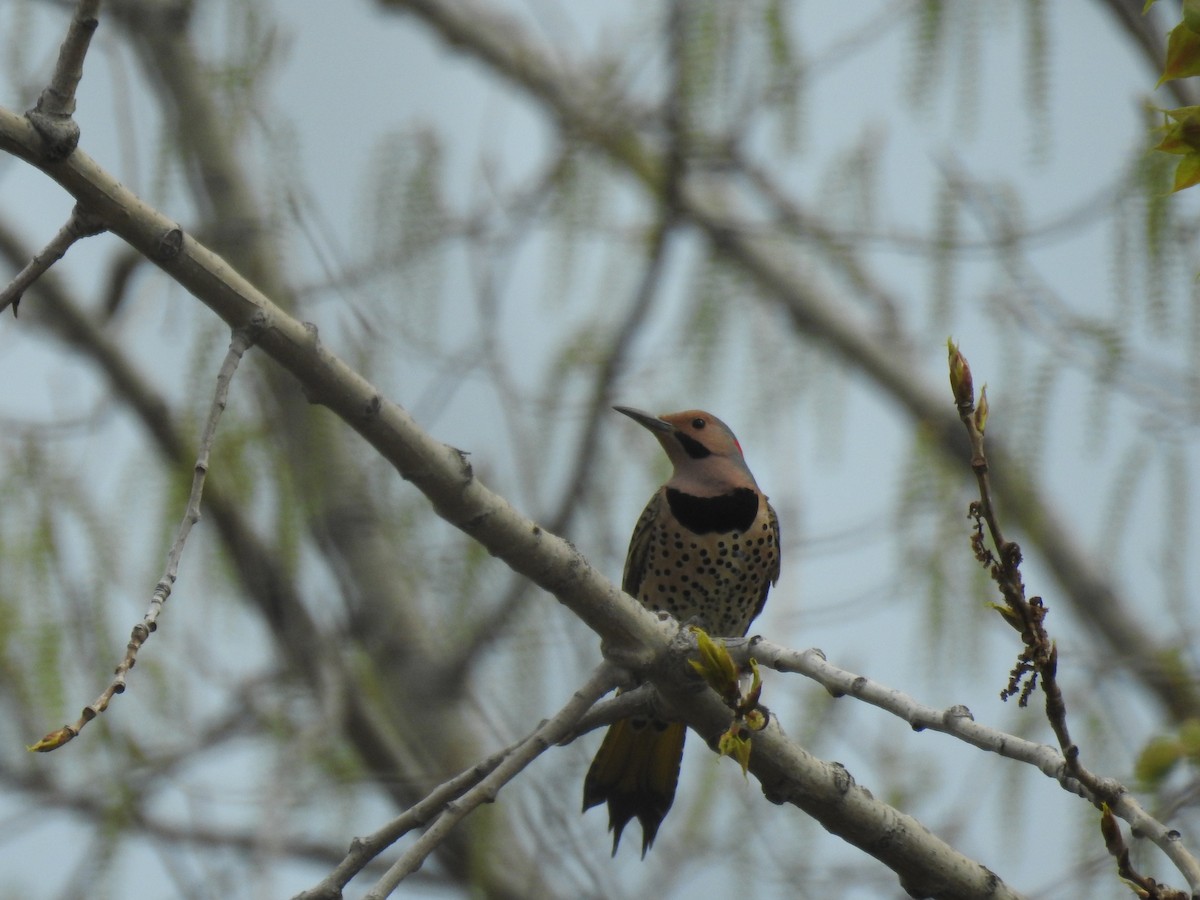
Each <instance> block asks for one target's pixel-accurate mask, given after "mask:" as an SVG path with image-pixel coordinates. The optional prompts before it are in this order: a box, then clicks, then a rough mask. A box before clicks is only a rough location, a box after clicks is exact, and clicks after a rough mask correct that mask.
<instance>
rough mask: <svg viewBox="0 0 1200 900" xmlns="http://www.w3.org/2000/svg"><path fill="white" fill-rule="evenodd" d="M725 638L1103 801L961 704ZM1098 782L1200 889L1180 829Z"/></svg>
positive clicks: (738, 653) (1045, 749)
mask: <svg viewBox="0 0 1200 900" xmlns="http://www.w3.org/2000/svg"><path fill="white" fill-rule="evenodd" d="M725 643H726V647H727V649H728V650H729V652H730V654H731V655H733V657H734V658H735V659H737V660H738V661H740V662H744V661H745V660H746V659H748V658H750V657H753V658H754V659H756V660H758V662H759V663H760V664H762V665H764V666H767V667H768V668H771V669H775V670H776V671H779V672H797V673H799V674H801V675H804V676H806V677H808V678H811V679H813V680H814V681H816V682H817V683H818V684H820V685H821V686H822V687H824V688H825V689H826V690H827V691H829V692H830V693H831V694H833V695H834V696H835V697H841V696H851V697H854V698H856V699H858V700H861V701H863V702H864V703H869V704H871V705H872V706H875V707H878V708H879V709H882V710H886V711H887V712H889V713H891V714H893V715H895V716H897V717H898V718H900V719H903V720H904V721H905V722H907V723H908V724H909V726H910V727H911V728H912V729H913V730H914V731H937V732H940V733H941V734H946V735H949V736H950V737H953V738H956V739H958V740H960V741H963V742H964V743H967V744H970V745H971V746H973V747H978V748H979V749H981V750H986V751H988V752H989V753H996V754H998V755H1000V756H1003V757H1005V758H1006V759H1012V760H1015V761H1017V762H1022V763H1025V764H1026V765H1030V766H1033V767H1034V768H1035V769H1037V770H1038V771H1040V772H1041V773H1042V774H1043V775H1046V776H1047V777H1049V778H1053V779H1054V780H1055V781H1057V782H1058V783H1059V784H1060V785H1061V786H1062V788H1063V790H1066V791H1069V792H1070V793H1072V794H1076V795H1077V796H1080V797H1082V798H1084V799H1085V800H1087V801H1089V802H1091V803H1093V804H1095V805H1097V806H1100V805H1101V804H1102V803H1103V802H1104V801H1103V795H1097V794H1096V793H1094V792H1093V791H1092V789H1091V788H1090V787H1089V786H1088V785H1087V784H1084V783H1083V782H1081V781H1080V780H1079V779H1078V778H1077V777H1075V775H1074V773H1072V772H1071V771H1070V770H1069V769H1068V766H1067V760H1066V758H1065V757H1064V756H1063V754H1062V751H1061V750H1059V749H1057V748H1055V747H1051V746H1050V745H1049V744H1039V743H1037V742H1036V741H1030V740H1027V739H1026V738H1022V737H1018V736H1016V735H1014V734H1008V733H1007V732H1004V731H1000V730H999V729H996V728H992V727H990V726H987V725H981V724H980V723H978V722H976V721H975V718H974V716H972V715H971V711H970V710H969V709H967V707H965V706H961V705H960V706H951V707H948V708H946V709H938V708H936V707H932V706H926V705H925V704H923V703H920V702H918V701H917V700H916V699H914V698H913V697H911V696H909V695H908V694H905V693H904V692H902V691H899V690H896V689H895V688H891V687H888V686H887V685H885V684H880V683H879V682H877V681H874V680H872V679H870V678H867V677H866V676H865V675H860V674H858V673H856V672H850V671H847V670H846V669H842V668H839V667H838V666H835V665H834V664H833V663H831V662H829V661H828V660H826V659H825V655H824V654H823V653H822V652H821V651H820V650H816V649H809V650H803V651H800V650H793V649H791V648H788V647H781V646H779V645H778V644H773V643H771V642H770V641H764V640H762V639H760V638H752V639H748V640H746V641H745V642H744V644H739V642H737V641H733V640H727V641H726V642H725ZM618 699H619V698H618ZM603 705H604V704H600V706H603ZM600 706H598V707H597V710H599V709H600ZM589 715H590V714H589ZM1099 781H1100V782H1101V784H1102V785H1103V788H1104V794H1107V795H1111V796H1113V797H1114V798H1116V802H1115V803H1113V804H1111V805H1110V808H1111V810H1112V812H1113V813H1115V814H1116V815H1117V816H1119V817H1120V818H1121V819H1124V820H1125V821H1126V822H1128V823H1129V826H1130V828H1131V829H1132V830H1133V831H1134V833H1136V834H1138V835H1141V836H1142V837H1144V838H1146V839H1147V840H1149V841H1151V842H1152V843H1153V844H1155V846H1157V847H1158V848H1159V849H1160V850H1161V851H1162V852H1163V853H1164V854H1165V855H1166V856H1167V858H1168V859H1170V860H1171V862H1172V863H1173V864H1174V865H1175V867H1176V868H1177V869H1178V870H1179V871H1180V872H1181V873H1182V874H1183V876H1184V877H1185V878H1186V879H1187V882H1188V884H1189V885H1190V886H1191V888H1192V890H1194V891H1197V892H1200V860H1197V858H1196V857H1195V856H1194V855H1193V854H1192V853H1191V851H1189V850H1188V848H1187V847H1186V846H1184V843H1183V841H1182V840H1181V839H1180V835H1179V832H1177V831H1175V830H1173V829H1171V828H1168V827H1167V826H1166V825H1164V824H1163V823H1162V822H1160V821H1159V820H1158V819H1156V818H1154V817H1153V816H1151V815H1150V814H1149V813H1148V812H1146V810H1145V809H1144V808H1143V807H1142V805H1141V804H1140V803H1139V802H1138V801H1137V800H1136V799H1135V798H1134V796H1133V794H1131V793H1130V792H1129V790H1128V789H1127V788H1125V786H1124V785H1122V784H1120V783H1118V782H1116V781H1114V780H1112V779H1107V778H1105V779H1099Z"/></svg>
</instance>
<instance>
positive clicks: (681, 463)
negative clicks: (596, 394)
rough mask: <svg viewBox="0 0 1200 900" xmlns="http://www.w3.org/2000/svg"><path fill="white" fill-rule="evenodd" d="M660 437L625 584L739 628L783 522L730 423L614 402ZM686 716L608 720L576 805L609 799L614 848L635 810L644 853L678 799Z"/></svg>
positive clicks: (708, 625)
mask: <svg viewBox="0 0 1200 900" xmlns="http://www.w3.org/2000/svg"><path fill="white" fill-rule="evenodd" d="M614 409H616V410H617V412H620V413H624V414H625V415H627V416H629V417H630V418H631V419H633V420H634V421H635V422H637V423H638V424H639V425H641V426H643V427H644V428H647V429H649V430H650V431H651V433H653V434H654V436H655V437H656V438H657V439H658V442H659V443H660V444H661V445H662V448H663V450H665V451H666V452H667V457H668V458H669V459H670V460H671V463H672V464H673V465H674V467H675V471H674V474H673V475H672V476H671V478H670V480H669V481H667V483H666V484H664V485H663V486H662V487H661V488H659V489H658V490H657V491H656V492H655V494H654V496H653V497H651V498H650V502H649V503H648V504H646V509H645V511H644V512H643V513H642V515H641V518H640V519H638V523H637V525H636V526H635V527H634V529H633V537H632V538H631V539H630V541H629V553H628V555H627V556H626V558H625V575H624V578H623V580H622V582H621V586H622V588H623V589H624V590H625V592H626V593H628V594H632V595H633V596H634V597H636V598H637V599H639V600H640V601H641V602H642V604H643V605H644V606H646V607H647V608H648V609H651V610H654V611H656V612H657V611H661V612H667V613H670V614H671V615H672V616H674V617H675V618H676V619H678V620H680V621H681V622H684V621H688V620H693V621H694V622H695V623H696V624H698V625H700V627H702V628H704V630H705V631H707V632H709V633H710V634H712V635H714V636H721V637H740V636H742V635H744V634H745V633H746V629H748V628H749V627H750V622H751V621H752V620H753V619H754V617H755V616H757V615H758V614H759V613H760V612H762V609H763V605H764V604H765V603H766V602H767V591H769V590H770V588H771V585H772V584H774V583H775V582H776V581H777V580H778V578H779V522H778V520H777V519H776V517H775V510H773V509H772V508H771V504H769V503H768V502H767V496H766V494H764V493H763V492H762V491H760V490H759V489H758V484H757V483H756V482H755V481H754V476H753V475H751V474H750V469H749V468H747V466H746V460H745V458H744V457H743V456H742V447H741V445H740V444H739V443H738V441H737V438H735V437H734V436H733V432H732V431H730V430H729V427H728V426H727V425H726V424H725V423H724V422H722V421H721V420H720V419H718V418H717V417H716V416H714V415H711V414H710V413H706V412H701V411H699V410H688V411H686V412H678V413H671V414H669V415H663V416H652V415H650V414H649V413H644V412H642V411H640V410H637V409H630V408H628V407H625V406H617V407H614ZM686 734H687V728H686V726H685V725H684V724H683V723H682V722H662V721H657V720H654V719H650V718H630V719H622V720H621V721H619V722H616V723H614V724H613V725H611V726H609V729H608V731H607V732H606V733H605V735H604V742H603V743H602V744H601V745H600V750H599V752H597V754H596V758H595V759H594V760H593V761H592V765H591V768H590V769H588V773H587V778H586V779H585V780H584V783H583V809H584V811H585V812H586V811H587V810H589V809H591V808H592V807H593V806H599V805H600V804H601V803H605V802H607V803H608V817H609V824H608V827H609V830H610V831H612V832H613V851H612V852H613V855H614V856H615V855H616V853H617V845H618V844H620V842H621V832H622V831H623V830H624V828H625V826H626V825H627V824H628V823H629V820H630V819H633V818H635V817H636V818H637V820H638V821H639V822H640V823H641V826H642V856H643V857H645V855H646V851H647V850H648V849H650V845H651V844H653V843H654V837H655V835H656V834H657V833H658V827H659V825H661V824H662V820H663V819H664V818H665V817H666V815H667V811H668V810H670V808H671V802H672V801H673V800H674V799H675V785H676V782H678V780H679V763H680V760H682V758H683V741H684V737H685V736H686Z"/></svg>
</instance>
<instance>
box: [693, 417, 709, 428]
mask: <svg viewBox="0 0 1200 900" xmlns="http://www.w3.org/2000/svg"><path fill="white" fill-rule="evenodd" d="M707 424H708V423H707V422H706V421H704V419H703V417H701V416H696V418H694V419H692V427H693V428H703V427H704V426H705V425H707Z"/></svg>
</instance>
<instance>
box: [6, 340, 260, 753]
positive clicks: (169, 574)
mask: <svg viewBox="0 0 1200 900" xmlns="http://www.w3.org/2000/svg"><path fill="white" fill-rule="evenodd" d="M254 332H255V328H254V327H253V324H252V325H251V326H249V327H247V328H238V329H234V332H233V337H232V339H231V340H230V342H229V350H228V352H227V353H226V354H225V361H224V362H223V363H222V364H221V370H220V372H219V373H218V374H217V387H216V391H215V393H214V394H213V402H212V406H211V408H210V409H209V413H208V420H207V421H206V422H205V423H204V431H203V432H202V434H201V436H200V450H199V453H198V454H197V457H196V466H195V470H194V472H193V475H192V491H191V494H190V496H189V497H188V503H187V508H186V509H185V510H184V513H183V520H182V521H181V522H180V523H179V530H178V531H177V532H176V534H175V542H174V543H173V544H172V545H171V549H170V550H169V551H168V552H167V567H166V570H165V571H164V572H163V576H162V578H160V579H159V581H158V584H157V585H155V587H154V593H153V595H152V596H151V597H150V608H149V609H148V610H147V611H146V614H145V616H143V617H142V621H140V622H139V623H138V624H137V625H135V626H133V632H132V634H131V635H130V637H129V643H128V644H126V645H125V657H124V658H123V659H122V660H121V662H120V663H118V664H117V668H116V670H115V673H114V675H113V679H112V681H110V682H109V684H108V687H106V688H105V689H104V690H103V691H102V692H101V694H100V696H99V697H97V698H96V699H95V700H94V701H92V703H91V704H90V705H88V706H85V707H84V708H83V713H82V714H81V715H80V717H79V718H78V719H77V720H76V721H75V723H74V724H72V725H64V726H63V727H62V728H59V729H58V730H56V731H52V732H50V733H49V734H47V735H46V736H45V737H43V738H42V739H41V740H39V741H38V742H37V743H36V744H34V745H33V746H31V747H30V748H29V749H30V750H36V751H38V752H41V753H46V752H49V751H51V750H57V749H58V748H59V747H61V746H62V745H63V744H66V743H67V742H69V741H71V740H74V739H75V738H76V737H77V736H78V735H79V732H80V731H82V730H83V727H84V726H85V725H86V724H87V723H88V722H90V721H91V720H92V719H94V718H96V716H98V715H100V714H101V713H102V712H104V711H105V710H106V709H108V704H109V703H110V702H111V701H112V698H113V697H114V696H116V695H117V694H122V693H124V692H125V680H126V678H127V677H128V675H129V670H130V669H132V668H133V667H134V665H135V664H136V663H137V656H138V651H139V650H141V648H142V645H143V644H144V643H146V641H147V640H148V639H149V637H150V635H151V634H153V633H154V632H155V630H157V628H158V617H159V614H160V613H161V612H162V609H163V606H164V605H165V604H166V602H167V598H168V597H170V596H171V588H172V586H173V585H174V584H175V578H176V575H177V574H178V572H179V560H180V559H181V558H182V557H183V548H184V545H185V544H186V543H187V539H188V535H189V534H190V533H191V531H192V526H193V525H194V524H195V523H196V522H198V521H200V498H201V496H202V495H203V493H204V480H205V478H206V477H207V476H208V460H209V456H210V455H211V453H212V445H213V441H214V440H215V439H216V435H217V424H218V423H219V422H220V420H221V414H222V413H224V412H225V404H226V402H227V400H228V397H229V385H230V383H231V382H232V380H233V375H234V372H236V371H237V367H238V363H239V362H240V361H241V359H242V355H243V354H244V353H245V352H246V350H247V349H248V348H249V347H250V344H251V343H252V342H253V336H254Z"/></svg>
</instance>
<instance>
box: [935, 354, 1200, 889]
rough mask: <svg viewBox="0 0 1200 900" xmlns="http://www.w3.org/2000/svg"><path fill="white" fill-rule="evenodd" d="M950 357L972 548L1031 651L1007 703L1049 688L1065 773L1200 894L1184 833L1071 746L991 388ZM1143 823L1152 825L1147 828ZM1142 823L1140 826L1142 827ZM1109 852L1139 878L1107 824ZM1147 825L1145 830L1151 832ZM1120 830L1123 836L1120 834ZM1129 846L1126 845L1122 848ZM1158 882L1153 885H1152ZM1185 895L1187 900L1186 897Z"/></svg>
mask: <svg viewBox="0 0 1200 900" xmlns="http://www.w3.org/2000/svg"><path fill="white" fill-rule="evenodd" d="M949 351H950V388H951V391H952V392H953V394H954V402H955V405H956V406H957V407H958V415H959V418H960V419H961V420H962V423H963V426H964V427H965V428H966V430H967V436H968V438H969V440H970V443H971V468H972V470H973V471H974V472H975V479H976V481H977V482H978V485H979V499H978V500H976V501H974V502H972V503H971V506H970V513H969V514H970V516H971V518H972V519H973V520H974V522H975V529H974V533H973V534H972V536H971V546H972V549H973V550H974V553H975V558H976V559H977V560H978V561H979V562H980V564H981V565H983V566H984V568H985V569H987V571H988V574H990V575H991V577H992V580H993V581H994V582H995V583H996V586H997V587H998V588H999V589H1000V594H1001V596H1002V597H1003V598H1004V606H1000V605H998V604H996V605H995V608H996V610H997V612H999V613H1000V615H1001V616H1002V617H1003V618H1004V620H1005V621H1006V622H1007V623H1008V624H1009V625H1011V626H1012V627H1013V628H1014V629H1016V630H1017V631H1018V632H1020V634H1021V641H1022V643H1023V644H1024V647H1023V649H1022V651H1021V654H1020V655H1019V656H1018V657H1017V662H1016V665H1015V666H1014V667H1013V669H1012V672H1011V673H1010V674H1009V680H1008V685H1007V686H1006V687H1005V688H1004V690H1003V691H1002V692H1001V694H1000V696H1001V698H1002V699H1005V700H1007V699H1008V698H1009V697H1012V696H1014V695H1016V694H1018V693H1019V694H1020V698H1019V703H1020V705H1021V706H1025V705H1026V703H1027V701H1028V699H1029V697H1030V695H1031V694H1032V693H1033V691H1034V689H1035V688H1036V687H1037V684H1038V681H1039V680H1040V681H1041V687H1042V693H1043V694H1045V696H1046V718H1047V719H1048V720H1049V722H1050V727H1051V728H1052V729H1053V731H1054V736H1055V738H1056V739H1057V740H1058V745H1059V748H1060V749H1061V751H1062V755H1063V764H1064V771H1065V773H1066V774H1067V775H1069V776H1070V777H1071V778H1073V779H1075V780H1076V781H1078V782H1079V784H1080V785H1082V786H1083V788H1084V789H1085V790H1086V791H1087V794H1085V795H1084V796H1087V797H1088V799H1089V800H1090V801H1091V802H1092V803H1093V804H1094V805H1095V806H1096V807H1097V808H1099V809H1101V810H1102V811H1104V810H1108V809H1111V810H1113V811H1114V812H1116V813H1117V814H1118V815H1120V816H1121V817H1122V818H1125V817H1126V814H1128V815H1129V816H1132V817H1133V818H1131V819H1129V821H1130V823H1131V824H1132V825H1134V829H1135V831H1137V832H1138V833H1144V834H1147V835H1148V836H1151V837H1154V838H1156V839H1155V843H1156V844H1158V846H1159V847H1160V848H1162V850H1163V851H1164V852H1165V853H1167V855H1168V856H1170V857H1171V860H1172V861H1173V862H1175V863H1176V865H1177V866H1178V868H1179V870H1180V872H1181V873H1182V874H1183V875H1184V877H1185V878H1186V879H1187V881H1188V884H1189V885H1190V887H1191V889H1192V891H1193V892H1194V893H1197V894H1200V864H1197V861H1196V859H1195V858H1194V857H1192V855H1191V854H1190V853H1186V852H1183V853H1179V852H1176V851H1178V850H1179V849H1180V848H1179V847H1178V844H1179V833H1178V832H1177V831H1173V830H1168V829H1167V828H1166V826H1164V825H1162V824H1161V823H1159V822H1156V821H1155V820H1153V819H1151V818H1150V816H1149V814H1148V813H1146V812H1145V810H1143V809H1142V808H1141V806H1140V804H1138V803H1137V801H1136V800H1134V799H1133V798H1132V797H1131V796H1130V794H1129V790H1128V788H1126V787H1125V786H1124V785H1122V784H1121V783H1120V782H1118V781H1116V780H1115V779H1112V778H1102V777H1100V776H1099V775H1097V774H1095V773H1094V772H1092V771H1090V770H1089V769H1087V768H1085V767H1084V766H1083V764H1082V763H1081V762H1080V761H1079V746H1078V745H1077V744H1076V743H1075V742H1074V741H1073V740H1072V739H1071V732H1070V729H1069V728H1068V725H1067V704H1066V699H1065V697H1064V696H1063V692H1062V688H1061V687H1060V686H1059V683H1058V647H1057V646H1056V645H1055V643H1054V641H1053V640H1051V638H1050V636H1049V634H1048V633H1047V632H1046V628H1045V618H1046V606H1045V604H1044V603H1043V601H1042V598H1041V597H1032V598H1026V595H1025V583H1024V581H1023V579H1022V578H1021V570H1020V566H1021V560H1022V556H1021V548H1020V547H1019V546H1018V545H1017V544H1016V543H1015V542H1013V541H1009V540H1006V539H1005V537H1004V535H1003V533H1002V532H1001V530H1000V521H999V517H998V516H997V514H996V508H995V505H994V503H993V502H992V491H991V482H990V479H989V477H988V461H987V454H986V452H985V451H984V441H983V435H984V431H985V429H986V427H987V419H988V403H987V388H986V387H985V388H984V389H983V390H982V391H981V392H980V396H979V405H978V406H976V405H975V388H974V382H973V377H972V374H971V367H970V365H969V364H968V363H967V360H966V358H965V357H964V356H963V355H962V353H961V352H960V351H959V349H958V347H957V346H956V345H955V344H954V343H953V342H950V343H949ZM985 525H986V527H987V532H988V534H989V536H990V537H991V540H992V547H994V548H995V549H994V551H993V549H992V548H989V547H988V546H987V542H986V540H985V538H984V526H985ZM1143 817H1144V820H1145V821H1143ZM1134 819H1137V820H1138V821H1137V822H1136V823H1135V822H1134ZM1102 821H1103V822H1104V823H1106V824H1105V826H1104V827H1103V828H1102V830H1104V838H1105V846H1106V847H1107V848H1108V850H1109V852H1110V853H1112V854H1113V855H1114V856H1116V857H1117V860H1118V867H1119V869H1120V874H1121V877H1122V878H1128V877H1129V875H1130V874H1131V873H1132V874H1133V875H1134V876H1135V877H1136V878H1141V877H1142V876H1137V875H1136V873H1134V871H1133V869H1132V867H1131V865H1130V864H1129V860H1128V855H1126V856H1125V857H1124V858H1122V857H1121V855H1120V853H1116V852H1114V848H1117V847H1118V842H1117V841H1114V840H1113V838H1112V835H1111V831H1112V830H1113V829H1117V826H1116V824H1115V823H1112V824H1111V827H1108V825H1107V822H1108V820H1107V819H1104V820H1102ZM1143 826H1145V827H1143ZM1117 830H1118V831H1119V829H1117ZM1121 846H1123V844H1122V845H1121ZM1149 882H1150V883H1153V880H1152V879H1150V880H1149ZM1158 887H1159V888H1161V889H1162V890H1161V891H1160V892H1157V893H1155V894H1154V895H1152V896H1154V897H1157V898H1167V897H1172V896H1176V894H1175V893H1174V892H1173V889H1171V888H1166V887H1163V886H1161V885H1160V886H1158ZM1179 896H1182V895H1179Z"/></svg>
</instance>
